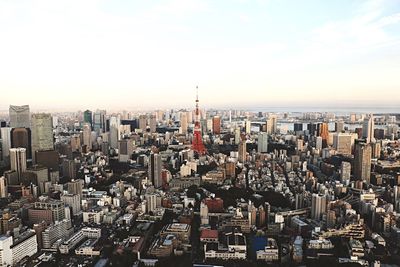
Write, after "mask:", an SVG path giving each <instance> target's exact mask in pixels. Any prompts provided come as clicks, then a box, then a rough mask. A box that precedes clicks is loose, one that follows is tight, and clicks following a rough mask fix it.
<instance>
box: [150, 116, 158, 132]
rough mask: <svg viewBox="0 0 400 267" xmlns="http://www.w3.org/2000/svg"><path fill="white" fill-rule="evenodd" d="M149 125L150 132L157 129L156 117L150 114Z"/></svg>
mask: <svg viewBox="0 0 400 267" xmlns="http://www.w3.org/2000/svg"><path fill="white" fill-rule="evenodd" d="M149 127H150V133H155V132H156V131H157V119H156V116H154V115H150V118H149Z"/></svg>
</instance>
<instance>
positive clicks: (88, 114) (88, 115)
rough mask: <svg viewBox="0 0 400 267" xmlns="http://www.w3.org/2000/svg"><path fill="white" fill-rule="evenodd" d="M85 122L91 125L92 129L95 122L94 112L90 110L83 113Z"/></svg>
mask: <svg viewBox="0 0 400 267" xmlns="http://www.w3.org/2000/svg"><path fill="white" fill-rule="evenodd" d="M83 122H84V123H89V125H90V127H92V125H93V120H92V112H91V111H90V110H85V111H84V112H83Z"/></svg>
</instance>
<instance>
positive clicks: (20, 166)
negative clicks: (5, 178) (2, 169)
mask: <svg viewBox="0 0 400 267" xmlns="http://www.w3.org/2000/svg"><path fill="white" fill-rule="evenodd" d="M10 163H11V170H12V171H16V172H17V174H18V181H21V176H22V173H23V172H25V171H26V149H25V148H11V149H10Z"/></svg>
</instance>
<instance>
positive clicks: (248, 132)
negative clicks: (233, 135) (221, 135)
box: [245, 120, 251, 134]
mask: <svg viewBox="0 0 400 267" xmlns="http://www.w3.org/2000/svg"><path fill="white" fill-rule="evenodd" d="M245 128H246V134H250V133H251V121H250V120H246V124H245Z"/></svg>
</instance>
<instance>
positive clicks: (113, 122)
mask: <svg viewBox="0 0 400 267" xmlns="http://www.w3.org/2000/svg"><path fill="white" fill-rule="evenodd" d="M119 125H120V121H119V118H118V117H117V116H112V117H111V118H110V146H111V147H112V148H114V149H116V148H118V140H119V138H120V137H119V136H120V132H119Z"/></svg>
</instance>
